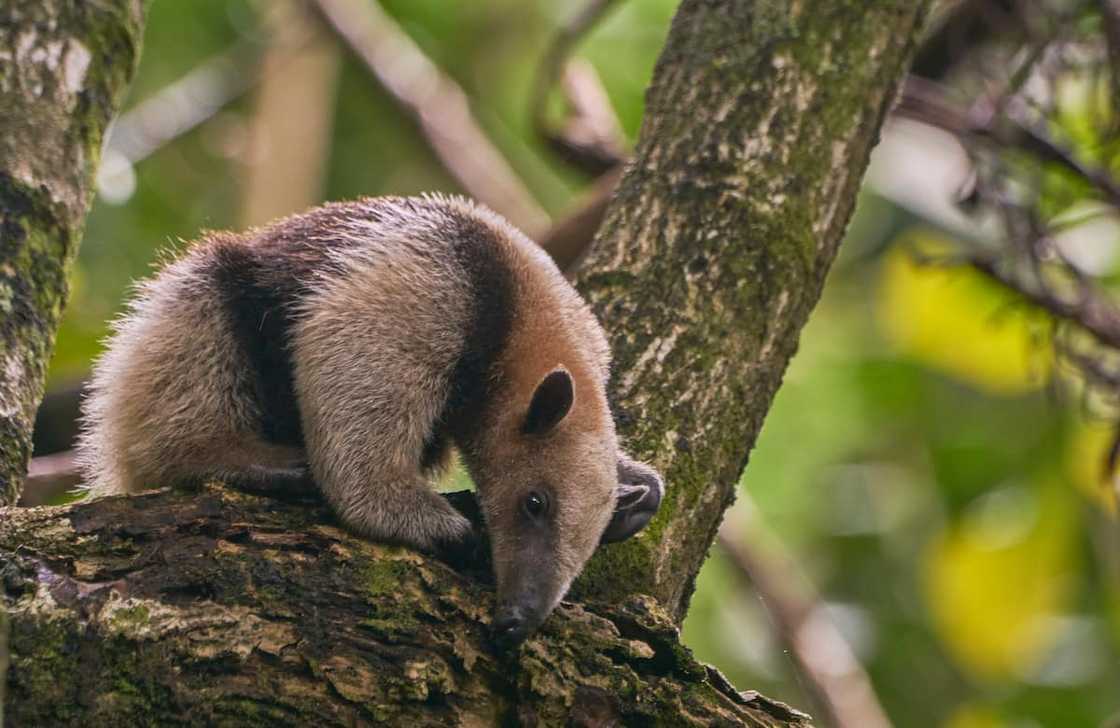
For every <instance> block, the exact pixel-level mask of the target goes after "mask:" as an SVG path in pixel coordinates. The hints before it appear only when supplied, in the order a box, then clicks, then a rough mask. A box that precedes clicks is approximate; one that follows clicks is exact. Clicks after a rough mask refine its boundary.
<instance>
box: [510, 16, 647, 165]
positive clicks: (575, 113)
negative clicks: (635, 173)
mask: <svg viewBox="0 0 1120 728" xmlns="http://www.w3.org/2000/svg"><path fill="white" fill-rule="evenodd" d="M617 4H618V0H590V2H588V3H587V4H586V5H584V6H583V8H581V9H580V11H579V12H577V13H576V14H575V15H574V16H573V17H572V18H571V19H570V20H569V21H568V22H567V23H565V24H564V25H563V26H561V27H560V29H559V30H558V31H557V32H556V35H555V36H554V37H553V39H552V42H551V43H550V44H549V47H548V50H546V51H545V54H544V57H543V58H542V59H541V63H540V66H538V67H537V78H536V81H535V83H534V84H533V95H532V98H531V99H530V107H529V110H530V114H531V115H532V119H533V127H534V128H535V129H536V132H537V134H538V135H539V136H540V137H541V138H542V139H544V141H545V142H546V143H547V144H548V145H549V146H550V147H551V148H552V149H553V150H554V151H555V152H556V153H557V154H559V155H560V156H561V157H562V158H564V159H565V160H567V161H568V162H570V163H572V164H573V165H575V166H576V167H578V168H580V169H583V170H584V171H586V172H588V173H590V174H595V175H601V174H603V173H605V172H607V171H608V170H609V169H611V168H612V167H615V166H617V165H618V164H619V163H620V162H621V161H622V159H623V157H624V156H625V154H626V152H625V144H624V142H623V139H622V133H621V131H620V129H619V124H618V120H617V118H616V117H615V114H614V110H613V109H612V108H611V106H610V103H609V101H608V100H607V98H606V93H605V92H603V91H602V86H601V84H600V83H599V80H598V76H597V75H594V69H591V68H590V66H580V65H577V64H573V63H570V62H569V59H570V57H571V54H572V51H573V50H574V49H575V47H576V45H577V44H578V43H579V42H580V40H582V39H583V37H584V36H585V35H586V34H587V33H588V32H589V31H590V30H591V29H592V28H594V27H595V25H596V24H597V23H598V22H599V21H600V20H602V19H603V18H604V17H605V16H606V15H607V13H608V11H610V10H611V9H612V8H613V7H614V6H616V5H617ZM561 80H563V81H564V87H565V88H564V91H565V98H566V100H567V103H568V107H569V116H568V118H567V119H566V120H565V122H564V123H563V124H562V125H561V126H560V127H559V128H558V127H556V126H555V125H554V124H553V123H552V122H551V121H550V120H549V115H548V99H549V96H550V94H551V93H552V90H553V89H554V88H555V87H556V85H557V83H558V82H560V81H561Z"/></svg>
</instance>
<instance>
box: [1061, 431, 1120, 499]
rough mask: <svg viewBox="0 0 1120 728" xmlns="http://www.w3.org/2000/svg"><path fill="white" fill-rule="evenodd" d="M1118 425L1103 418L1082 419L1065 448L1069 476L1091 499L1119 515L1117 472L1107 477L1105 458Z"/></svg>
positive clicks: (1078, 488) (1079, 489)
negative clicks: (1110, 477) (1104, 420)
mask: <svg viewBox="0 0 1120 728" xmlns="http://www.w3.org/2000/svg"><path fill="white" fill-rule="evenodd" d="M1115 437H1116V425H1114V424H1104V423H1101V422H1093V423H1083V424H1081V425H1080V426H1079V427H1078V428H1077V431H1076V432H1075V434H1074V435H1073V438H1072V440H1071V442H1070V444H1069V448H1068V450H1067V451H1066V471H1067V473H1068V474H1069V477H1070V480H1072V481H1073V484H1074V485H1075V486H1076V487H1077V490H1078V491H1080V492H1081V493H1082V494H1084V495H1085V497H1086V498H1087V499H1088V500H1089V502H1091V503H1093V504H1095V505H1096V506H1098V507H1099V508H1101V509H1102V510H1104V511H1105V512H1106V513H1108V514H1110V515H1112V516H1115V515H1116V481H1115V478H1116V477H1117V475H1116V474H1113V479H1112V480H1109V479H1107V478H1106V476H1105V473H1104V467H1105V460H1106V458H1107V457H1108V450H1109V448H1111V447H1112V441H1113V439H1114V438H1115Z"/></svg>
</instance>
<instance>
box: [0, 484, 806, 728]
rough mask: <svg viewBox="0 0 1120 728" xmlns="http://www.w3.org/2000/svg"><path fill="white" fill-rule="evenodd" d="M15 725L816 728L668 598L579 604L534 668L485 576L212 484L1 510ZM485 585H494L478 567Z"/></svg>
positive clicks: (554, 630) (552, 632) (539, 647)
mask: <svg viewBox="0 0 1120 728" xmlns="http://www.w3.org/2000/svg"><path fill="white" fill-rule="evenodd" d="M0 564H2V566H0V596H3V598H4V601H5V602H6V603H7V605H8V614H9V616H10V618H11V621H12V625H11V636H10V639H11V653H12V665H11V671H10V673H9V679H8V690H9V695H8V701H7V706H8V711H9V714H8V719H9V723H8V725H11V726H42V725H52V726H53V725H110V724H114V723H116V724H119V725H138V724H150V725H155V724H158V725H180V724H193V725H215V724H219V725H220V724H237V725H269V726H274V725H317V726H331V725H355V724H382V723H384V724H389V725H415V726H429V725H431V726H446V725H459V726H490V725H518V724H520V725H545V726H552V725H567V724H572V725H582V726H601V725H622V724H625V725H696V726H711V725H747V726H786V725H803V724H804V722H803V719H804V716H801V715H799V714H798V713H796V712H795V711H792V710H791V709H789V708H787V707H786V706H783V705H781V704H779V703H774V702H772V701H769V700H767V699H765V698H762V697H761V696H758V695H757V694H754V693H738V692H736V691H735V690H734V689H732V688H731V687H730V685H728V684H727V682H726V681H725V680H723V679H722V678H721V677H720V676H719V674H718V673H716V672H715V671H714V670H711V669H710V668H707V667H705V666H703V665H700V664H698V663H697V662H696V661H695V660H694V659H693V658H692V657H691V655H690V654H689V652H688V650H687V649H685V648H684V647H682V646H681V645H680V643H679V642H678V639H677V630H676V627H675V626H674V624H673V621H672V619H671V618H670V616H669V615H668V614H666V613H665V612H664V610H662V609H661V608H660V607H659V606H658V605H657V604H656V602H654V601H653V600H652V599H650V598H648V597H634V598H632V599H629V600H627V601H625V602H621V603H617V604H592V603H587V604H564V605H562V606H561V607H560V608H559V610H558V611H557V612H556V614H555V616H553V617H552V618H550V619H549V620H548V622H547V624H546V626H545V628H544V630H543V631H542V632H541V633H540V634H538V635H536V636H534V637H532V638H530V640H529V641H528V642H527V643H526V644H525V645H524V646H523V647H522V648H521V650H520V651H519V652H518V653H517V654H515V655H502V654H500V653H498V652H496V651H495V650H494V648H493V647H492V645H491V644H490V642H489V639H488V637H487V633H486V627H485V625H484V622H485V621H486V619H487V615H488V614H489V611H490V609H491V606H492V599H493V596H492V591H491V589H490V588H489V587H488V586H487V585H486V584H484V583H483V582H482V580H481V579H480V578H472V577H471V576H464V575H461V574H459V573H457V572H456V571H453V570H452V569H451V568H449V567H447V566H446V565H444V564H442V563H440V562H438V561H434V560H430V559H427V558H424V557H422V556H420V555H419V554H416V553H414V552H412V551H408V550H406V549H403V548H395V547H389V546H383V545H377V544H372V543H369V542H367V541H364V540H361V539H358V538H356V537H353V536H350V535H348V534H347V533H345V532H344V531H342V530H340V529H339V528H338V527H337V526H335V525H332V521H331V519H330V516H329V514H328V513H327V512H326V511H325V510H324V509H323V508H322V507H321V506H319V505H318V504H316V503H314V502H311V503H308V502H284V501H277V500H273V499H268V498H263V497H259V496H254V495H248V494H244V493H238V492H233V491H229V490H225V489H223V488H221V487H219V486H208V487H207V488H205V489H204V490H202V491H201V492H199V493H196V494H193V495H191V496H189V497H186V496H184V495H183V494H181V493H180V494H174V493H170V492H168V491H154V492H151V493H148V494H144V495H141V496H136V497H132V498H126V497H121V498H108V499H103V500H100V501H96V502H93V503H85V504H81V505H78V506H71V507H65V508H34V509H7V510H6V512H3V513H2V514H0ZM476 577H477V575H476Z"/></svg>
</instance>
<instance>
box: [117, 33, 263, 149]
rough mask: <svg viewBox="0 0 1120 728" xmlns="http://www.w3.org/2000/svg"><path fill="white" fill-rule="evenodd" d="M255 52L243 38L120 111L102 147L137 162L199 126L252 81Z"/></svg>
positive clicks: (256, 64)
mask: <svg viewBox="0 0 1120 728" xmlns="http://www.w3.org/2000/svg"><path fill="white" fill-rule="evenodd" d="M258 55H259V49H257V48H255V47H253V45H252V44H250V43H247V42H242V43H237V44H235V45H234V46H233V47H231V48H230V49H228V50H226V51H223V52H221V53H219V54H218V55H216V56H212V57H210V58H208V59H206V60H205V61H203V62H202V63H200V64H199V65H197V66H195V67H194V68H193V69H191V71H190V72H188V73H187V74H186V75H185V76H183V77H181V78H179V79H178V80H176V81H174V82H172V83H169V84H168V85H166V86H164V87H163V88H161V89H160V90H159V91H157V92H156V93H154V94H152V95H151V96H149V97H148V98H146V99H144V100H143V101H141V102H140V103H138V104H136V105H135V106H133V107H132V108H131V109H129V110H128V111H126V112H125V113H124V114H122V115H121V116H120V118H118V119H117V121H116V122H115V123H114V124H113V127H112V129H111V131H110V133H109V142H108V147H107V149H108V150H109V151H111V152H114V153H117V154H120V155H121V156H122V157H124V159H126V160H127V161H128V162H130V163H132V164H137V163H138V162H140V161H141V160H143V159H146V158H147V157H149V156H151V155H152V154H153V153H155V151H156V150H158V149H160V148H161V147H163V146H165V145H166V144H168V143H169V142H171V141H173V140H175V139H177V138H179V137H180V136H182V135H183V134H186V133H187V132H189V131H191V130H192V129H194V128H196V127H198V126H199V125H200V124H202V123H203V122H205V121H207V120H208V119H210V118H211V117H213V116H214V114H216V113H218V112H219V111H220V110H221V109H223V108H224V107H226V106H228V105H229V104H230V103H231V102H233V101H234V100H235V99H237V98H238V97H239V96H241V95H242V94H244V93H245V92H246V91H248V90H249V89H250V88H252V87H253V85H254V84H256V83H257V81H258V78H259V74H258V71H259V69H258V63H257V56H258Z"/></svg>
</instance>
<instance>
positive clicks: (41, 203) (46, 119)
mask: <svg viewBox="0 0 1120 728" xmlns="http://www.w3.org/2000/svg"><path fill="white" fill-rule="evenodd" d="M143 20H144V3H142V2H140V1H139V0H114V1H111V2H99V3H88V2H79V1H78V0H46V1H44V0H13V1H11V2H5V3H3V4H0V51H2V53H0V371H3V373H4V376H3V377H2V378H0V503H14V502H16V500H18V498H19V491H20V488H21V484H22V479H23V475H24V472H25V470H26V465H27V458H28V456H29V455H30V448H31V425H32V422H33V420H34V413H35V409H36V407H37V406H38V404H39V400H40V398H41V396H42V388H43V383H44V379H45V376H46V368H47V363H48V361H49V359H50V354H51V350H52V349H53V346H54V335H55V330H56V329H57V327H58V322H59V320H60V318H61V315H62V309H63V306H64V305H65V303H66V298H67V295H68V288H67V284H66V281H67V275H68V272H69V268H70V265H71V262H72V261H73V259H74V257H75V255H76V254H77V248H78V241H79V240H80V239H81V234H82V227H83V223H84V220H85V215H86V211H87V209H88V207H89V203H90V200H91V187H92V184H93V178H94V172H95V170H96V167H97V161H98V157H99V154H100V149H101V141H102V136H103V135H104V132H105V129H106V127H107V126H108V124H109V121H110V119H111V118H112V116H113V115H114V114H115V113H116V111H117V108H118V106H119V104H120V102H121V99H122V98H123V96H124V92H125V89H126V88H127V86H128V82H129V80H130V79H131V77H132V73H133V71H134V69H135V65H136V61H137V59H138V57H139V48H140V34H141V30H142V27H143Z"/></svg>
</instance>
